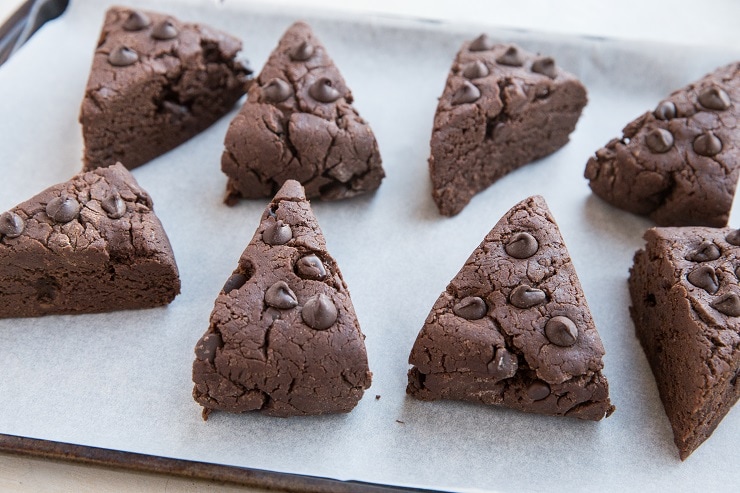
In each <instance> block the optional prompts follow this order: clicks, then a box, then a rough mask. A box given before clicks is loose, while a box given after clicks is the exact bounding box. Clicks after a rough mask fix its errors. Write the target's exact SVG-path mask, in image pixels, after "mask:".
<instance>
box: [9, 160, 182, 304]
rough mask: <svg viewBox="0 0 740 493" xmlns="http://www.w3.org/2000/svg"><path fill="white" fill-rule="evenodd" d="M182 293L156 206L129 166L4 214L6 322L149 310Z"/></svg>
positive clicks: (87, 176)
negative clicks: (47, 316) (56, 315)
mask: <svg viewBox="0 0 740 493" xmlns="http://www.w3.org/2000/svg"><path fill="white" fill-rule="evenodd" d="M179 292H180V279H179V277H178V272H177V265H175V258H174V256H173V254H172V247H171V246H170V242H169V239H168V238H167V235H166V234H165V232H164V229H162V224H161V223H160V222H159V219H158V218H157V216H156V215H154V210H153V209H152V200H151V198H149V195H148V194H147V193H146V192H145V191H144V190H142V189H141V188H140V187H139V185H138V184H137V183H136V180H135V179H134V177H133V176H131V173H129V172H128V171H127V170H126V168H124V167H123V166H122V165H121V164H116V165H114V166H110V167H108V168H100V169H96V170H93V171H89V172H86V173H80V174H78V175H77V176H75V177H73V178H72V179H71V180H69V181H67V182H64V183H60V184H58V185H55V186H53V187H50V188H47V189H46V190H44V191H43V192H41V193H40V194H38V195H36V196H35V197H33V198H31V199H30V200H27V201H26V202H23V203H21V204H19V205H17V206H16V207H14V208H12V209H11V210H10V211H7V212H4V213H3V214H0V318H5V317H36V316H40V315H49V314H54V313H92V312H108V311H114V310H124V309H129V308H148V307H154V306H160V305H166V304H167V303H169V302H171V301H172V300H173V299H174V298H175V296H176V295H177V294H178V293H179Z"/></svg>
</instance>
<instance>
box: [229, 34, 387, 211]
mask: <svg viewBox="0 0 740 493" xmlns="http://www.w3.org/2000/svg"><path fill="white" fill-rule="evenodd" d="M225 146H226V149H225V150H224V153H223V156H222V158H221V169H222V170H223V172H224V173H226V175H227V176H228V177H229V181H228V184H227V199H226V201H227V203H233V202H234V201H235V200H236V199H237V198H239V197H243V198H260V197H271V196H272V195H274V194H275V192H276V191H277V190H278V188H280V187H281V186H282V184H283V183H284V182H285V181H286V180H288V179H294V180H298V181H299V182H301V183H302V184H303V186H304V187H305V190H306V195H307V196H308V198H317V197H318V198H321V199H324V200H335V199H344V198H347V197H352V196H355V195H357V194H361V193H365V192H370V191H372V190H375V189H376V188H378V187H379V186H380V181H381V180H382V179H383V177H384V176H385V174H384V172H383V167H382V166H381V162H380V154H379V152H378V144H377V143H376V141H375V136H374V135H373V132H372V130H371V129H370V126H369V125H368V124H367V123H366V122H365V121H364V120H363V119H362V118H360V115H359V114H358V113H357V111H356V110H355V108H354V107H353V106H352V93H351V92H350V90H349V88H348V87H347V85H346V84H345V82H344V79H343V78H342V76H341V74H340V73H339V70H338V69H337V67H336V66H335V65H334V62H333V61H332V60H331V58H329V55H328V53H327V51H326V48H325V47H324V45H323V44H321V42H320V41H319V39H318V38H317V37H316V36H315V35H314V33H313V32H312V31H311V28H310V27H309V26H308V25H307V24H305V23H303V22H297V23H295V24H293V25H292V26H290V28H289V29H288V30H287V31H286V32H285V34H284V35H283V37H282V38H281V39H280V42H279V44H278V46H277V48H275V50H274V51H273V52H272V53H271V54H270V58H269V59H268V60H267V63H266V64H265V66H264V68H263V69H262V72H261V73H260V75H259V77H257V79H256V83H255V84H253V85H252V87H251V88H250V89H249V93H248V97H247V102H246V103H245V104H244V106H243V107H242V109H241V111H240V112H239V114H238V115H237V116H236V117H235V118H234V120H233V121H232V122H231V125H230V127H229V131H228V133H227V134H226V141H225Z"/></svg>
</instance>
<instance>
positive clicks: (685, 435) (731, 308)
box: [629, 227, 740, 459]
mask: <svg viewBox="0 0 740 493" xmlns="http://www.w3.org/2000/svg"><path fill="white" fill-rule="evenodd" d="M645 240H646V246H645V248H644V249H642V250H639V251H638V252H637V253H636V254H635V260H634V265H633V267H632V269H631V270H630V279H629V287H630V294H631V297H632V306H631V308H630V313H631V315H632V320H633V321H634V323H635V332H636V334H637V337H638V338H639V340H640V343H641V345H642V348H643V349H644V350H645V354H646V355H647V358H648V361H649V362H650V366H651V368H652V370H653V375H654V376H655V380H656V382H657V384H658V391H659V393H660V399H661V401H662V402H663V407H664V408H665V412H666V414H667V416H668V419H669V421H670V422H671V426H672V428H673V436H674V442H675V443H676V446H677V447H678V451H679V454H680V457H681V459H686V458H687V457H688V456H689V455H690V454H691V453H692V452H693V451H694V450H695V449H696V448H697V447H698V446H699V445H701V444H702V443H703V442H704V441H705V440H706V439H707V438H708V437H709V436H710V435H711V434H712V432H713V431H714V430H715V428H716V427H717V425H718V424H719V423H720V421H721V420H722V418H724V416H725V415H726V414H727V413H728V412H729V410H730V408H731V407H732V406H733V405H734V404H735V403H736V402H737V400H738V397H740V380H738V374H739V372H740V286H738V275H740V268H739V267H740V233H739V232H738V231H737V230H732V229H730V228H722V229H714V228H707V227H682V228H653V229H649V230H648V231H647V232H646V233H645Z"/></svg>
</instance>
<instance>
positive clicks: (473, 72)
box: [462, 60, 489, 79]
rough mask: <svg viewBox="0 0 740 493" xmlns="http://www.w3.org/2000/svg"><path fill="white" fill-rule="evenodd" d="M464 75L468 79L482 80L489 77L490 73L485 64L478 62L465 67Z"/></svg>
mask: <svg viewBox="0 0 740 493" xmlns="http://www.w3.org/2000/svg"><path fill="white" fill-rule="evenodd" d="M462 74H463V77H465V78H466V79H480V78H481V77H485V76H487V75H488V74H489V71H488V67H486V64H485V63H483V62H481V61H480V60H476V61H474V62H471V63H468V64H467V65H465V67H463V71H462Z"/></svg>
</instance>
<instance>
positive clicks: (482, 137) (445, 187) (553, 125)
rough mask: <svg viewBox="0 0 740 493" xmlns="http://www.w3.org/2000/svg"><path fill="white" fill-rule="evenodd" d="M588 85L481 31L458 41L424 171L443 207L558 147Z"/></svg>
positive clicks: (448, 211) (455, 207)
mask: <svg viewBox="0 0 740 493" xmlns="http://www.w3.org/2000/svg"><path fill="white" fill-rule="evenodd" d="M586 102H587V96H586V89H585V87H584V86H583V84H581V83H580V81H579V80H578V79H577V78H576V77H575V76H573V75H572V74H570V73H568V72H566V71H565V70H563V69H561V68H560V67H558V66H557V65H556V64H555V62H554V61H553V60H552V58H549V57H545V56H540V55H535V54H533V53H529V52H527V51H525V50H523V49H521V48H519V47H517V46H515V45H510V44H507V45H502V44H493V43H492V42H491V41H490V40H489V39H488V38H487V37H486V36H485V35H481V36H480V37H478V38H477V39H475V40H473V41H471V42H466V43H464V44H463V46H462V48H461V49H460V51H459V52H458V53H457V56H456V58H455V61H454V62H453V64H452V68H451V69H450V74H449V76H448V78H447V83H446V85H445V89H444V92H443V93H442V97H441V98H440V99H439V104H438V106H437V112H436V114H435V116H434V127H433V130H432V137H431V156H430V158H429V173H430V176H431V180H432V197H433V198H434V201H435V203H436V204H437V207H438V209H439V211H440V213H441V214H443V215H445V216H454V215H455V214H457V213H459V212H460V211H461V210H462V209H463V208H464V207H465V206H466V205H467V204H468V202H470V200H471V199H472V198H473V196H474V195H475V194H477V193H478V192H480V191H482V190H485V189H486V188H488V187H489V186H490V185H491V184H492V183H494V182H495V181H496V180H498V179H499V178H501V177H502V176H504V175H506V174H507V173H509V172H511V171H513V170H514V169H516V168H519V167H521V166H523V165H525V164H527V163H530V162H532V161H534V160H535V159H539V158H541V157H544V156H547V155H548V154H551V153H553V152H555V151H556V150H558V149H560V148H561V147H562V146H564V145H565V144H566V143H567V142H568V139H569V137H568V136H569V135H570V133H571V132H572V131H573V130H574V129H575V127H576V123H577V121H578V118H579V117H580V115H581V110H582V109H583V107H584V106H585V105H586Z"/></svg>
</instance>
